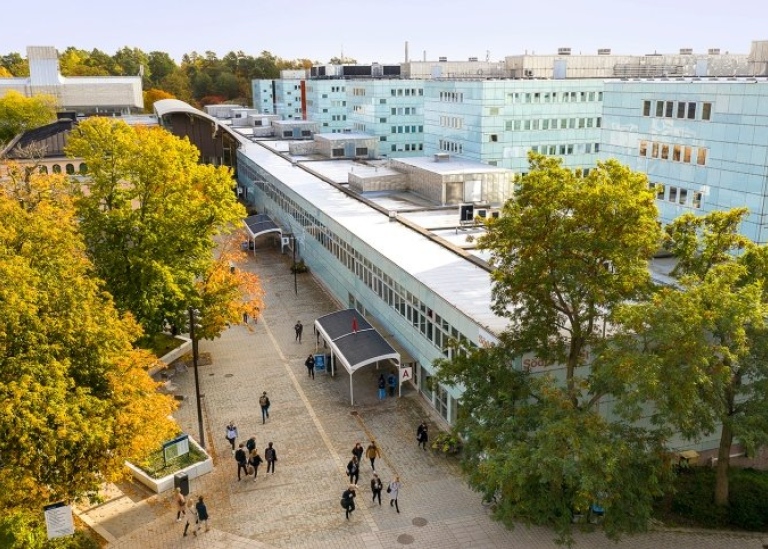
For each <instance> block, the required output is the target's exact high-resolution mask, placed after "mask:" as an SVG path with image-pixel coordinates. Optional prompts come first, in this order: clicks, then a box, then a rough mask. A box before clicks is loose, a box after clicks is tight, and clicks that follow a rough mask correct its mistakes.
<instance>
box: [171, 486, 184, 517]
mask: <svg viewBox="0 0 768 549" xmlns="http://www.w3.org/2000/svg"><path fill="white" fill-rule="evenodd" d="M173 499H174V500H175V501H176V508H177V509H176V522H181V516H182V515H184V516H186V515H187V498H185V497H184V494H182V493H181V488H176V494H175V495H174V496H173Z"/></svg>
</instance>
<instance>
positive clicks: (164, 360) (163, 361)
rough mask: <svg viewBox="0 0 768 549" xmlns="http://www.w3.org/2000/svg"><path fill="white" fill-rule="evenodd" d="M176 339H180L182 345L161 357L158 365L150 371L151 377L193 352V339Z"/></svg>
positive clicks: (179, 337)
mask: <svg viewBox="0 0 768 549" xmlns="http://www.w3.org/2000/svg"><path fill="white" fill-rule="evenodd" d="M175 337H176V339H180V340H181V341H182V342H181V344H180V345H179V346H178V347H176V348H175V349H174V350H173V351H171V352H170V353H166V354H164V355H163V356H161V357H160V361H159V362H158V363H157V364H156V365H154V366H153V367H152V368H150V369H149V375H150V376H153V375H155V374H156V373H157V372H159V371H160V370H162V369H163V368H165V367H166V366H168V365H169V364H170V363H171V362H173V361H174V360H176V359H178V358H179V357H182V356H184V355H185V354H187V353H191V352H192V340H191V339H189V338H188V337H184V336H175Z"/></svg>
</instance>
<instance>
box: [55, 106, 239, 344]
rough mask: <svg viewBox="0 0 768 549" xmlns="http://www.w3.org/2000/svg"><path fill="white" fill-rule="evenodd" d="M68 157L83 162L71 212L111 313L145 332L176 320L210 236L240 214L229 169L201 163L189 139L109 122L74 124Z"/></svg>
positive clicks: (191, 300) (194, 299) (192, 297)
mask: <svg viewBox="0 0 768 549" xmlns="http://www.w3.org/2000/svg"><path fill="white" fill-rule="evenodd" d="M68 153H69V154H71V155H73V156H77V157H80V158H82V159H83V160H84V161H85V162H86V163H87V164H88V168H89V174H90V178H89V181H88V183H87V188H85V189H84V191H83V192H82V193H81V194H80V196H79V197H78V200H77V203H76V204H77V211H78V215H79V217H80V219H81V221H80V225H81V229H82V232H83V234H84V236H85V242H86V245H87V250H88V252H89V254H90V255H91V257H92V260H93V263H94V266H95V269H96V272H97V273H98V275H99V277H100V278H102V279H103V280H104V281H105V283H106V288H107V289H108V290H109V292H110V293H111V294H112V296H113V297H114V299H115V303H116V305H117V307H118V309H119V310H120V311H123V312H125V311H130V312H131V313H133V315H134V316H135V317H136V318H137V320H138V321H139V322H140V323H141V324H142V326H143V327H144V328H145V330H146V331H147V332H148V333H155V332H157V331H160V330H161V329H162V327H163V326H164V323H165V322H166V321H169V322H173V323H177V324H180V323H181V322H182V319H183V318H184V311H185V310H186V308H187V307H188V306H199V305H200V303H199V301H200V297H199V293H198V291H197V286H196V284H197V282H196V281H197V280H198V279H199V278H200V277H202V276H204V275H205V273H207V272H208V271H209V270H210V267H211V264H212V262H213V261H214V257H213V250H214V247H215V243H214V237H215V236H216V235H218V234H221V233H222V232H227V231H229V230H231V228H232V227H233V226H234V225H235V224H237V223H239V222H240V221H241V219H242V218H243V217H244V215H245V210H244V209H243V207H242V206H241V205H240V204H238V202H237V200H236V198H235V194H234V193H233V192H232V187H233V183H232V177H231V174H230V172H229V170H228V169H227V168H225V167H221V166H220V167H214V166H210V165H202V164H199V163H198V159H199V152H198V150H197V149H196V148H195V147H194V146H193V145H191V144H190V143H189V141H188V140H186V139H179V138H177V137H174V136H173V135H171V134H170V133H168V132H167V131H165V130H163V129H160V128H147V127H131V126H128V125H127V124H125V123H123V122H115V121H112V120H109V119H106V118H92V119H89V120H86V121H85V122H83V123H81V124H80V125H79V126H78V127H77V129H76V130H75V131H73V133H72V137H71V139H70V142H69V148H68ZM234 321H237V319H235V320H234ZM222 328H223V326H222Z"/></svg>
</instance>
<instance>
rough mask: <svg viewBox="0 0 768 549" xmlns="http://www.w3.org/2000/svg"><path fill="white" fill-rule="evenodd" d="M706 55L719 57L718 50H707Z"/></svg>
mask: <svg viewBox="0 0 768 549" xmlns="http://www.w3.org/2000/svg"><path fill="white" fill-rule="evenodd" d="M707 54H708V55H720V48H709V49H708V50H707Z"/></svg>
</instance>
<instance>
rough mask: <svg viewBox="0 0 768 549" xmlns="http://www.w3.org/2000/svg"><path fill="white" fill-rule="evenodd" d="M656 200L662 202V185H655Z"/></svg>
mask: <svg viewBox="0 0 768 549" xmlns="http://www.w3.org/2000/svg"><path fill="white" fill-rule="evenodd" d="M656 200H664V185H662V184H660V183H656Z"/></svg>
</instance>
